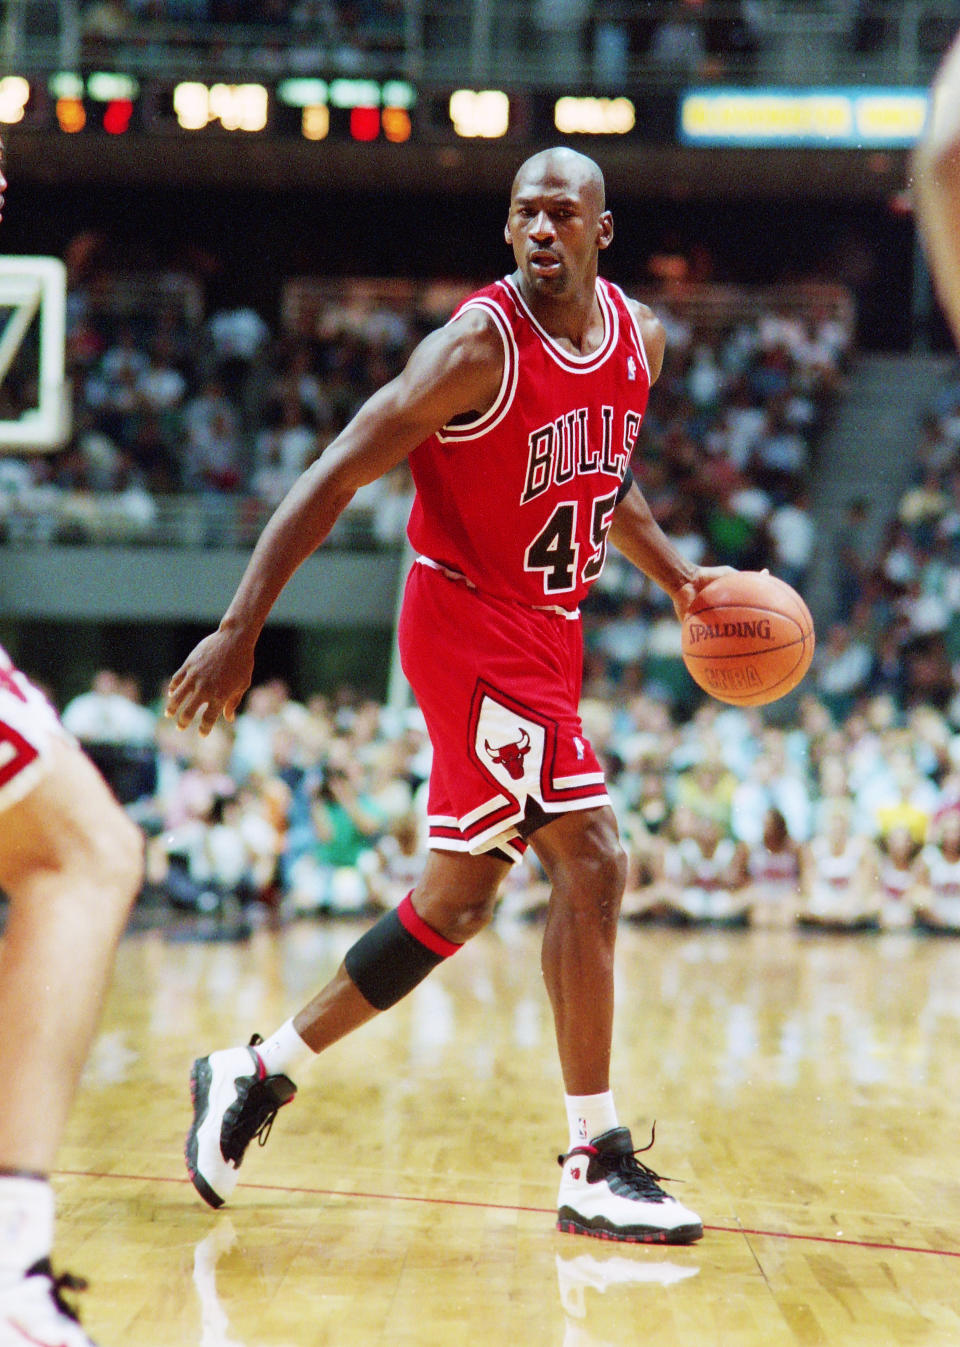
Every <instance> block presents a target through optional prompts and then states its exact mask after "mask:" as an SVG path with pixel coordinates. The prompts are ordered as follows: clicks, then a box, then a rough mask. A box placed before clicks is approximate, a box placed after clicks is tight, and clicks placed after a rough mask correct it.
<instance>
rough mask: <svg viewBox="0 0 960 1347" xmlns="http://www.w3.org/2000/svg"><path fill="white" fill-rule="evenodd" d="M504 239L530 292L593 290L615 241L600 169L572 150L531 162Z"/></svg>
mask: <svg viewBox="0 0 960 1347" xmlns="http://www.w3.org/2000/svg"><path fill="white" fill-rule="evenodd" d="M504 237H505V238H506V241H507V243H509V244H510V246H511V247H512V248H513V255H514V257H515V258H516V260H517V266H518V267H519V269H520V273H521V275H522V277H523V280H524V283H525V286H526V287H527V289H528V290H529V292H530V293H532V294H539V295H542V296H544V297H547V296H549V297H553V298H564V297H566V296H572V295H574V294H576V293H578V292H579V291H580V290H581V289H582V287H583V286H584V285H585V284H589V285H590V286H592V284H593V280H594V278H595V276H596V271H597V255H598V253H599V252H600V251H601V250H602V249H604V248H607V247H609V245H610V241H611V239H612V238H613V218H612V216H611V215H610V212H609V211H608V210H607V209H606V202H605V199H604V185H603V174H602V173H601V172H600V169H599V167H598V165H597V164H595V163H594V161H593V160H592V159H588V158H587V156H586V155H585V154H580V153H579V152H578V151H577V150H571V149H568V148H567V147H566V146H558V147H557V148H555V149H550V150H542V151H541V152H540V153H539V154H535V155H532V156H531V158H529V159H527V160H525V161H524V163H522V164H521V165H520V168H519V169H518V170H517V175H516V177H515V178H514V180H513V189H512V191H511V193H510V213H509V215H508V216H507V224H506V228H505V230H504Z"/></svg>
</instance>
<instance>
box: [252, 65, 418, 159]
mask: <svg viewBox="0 0 960 1347" xmlns="http://www.w3.org/2000/svg"><path fill="white" fill-rule="evenodd" d="M277 101H278V102H279V103H283V104H285V105H286V106H287V107H291V108H299V109H300V111H301V120H300V132H301V134H302V135H303V137H304V139H305V140H325V139H326V138H327V136H328V135H329V134H330V126H331V121H330V117H331V109H336V110H337V111H338V112H340V113H341V114H346V117H347V121H346V128H347V132H348V134H349V135H350V137H351V139H353V140H377V139H378V137H379V136H380V134H381V132H382V134H383V136H384V138H385V139H386V140H391V141H393V142H395V143H397V144H399V143H401V142H402V141H405V140H409V139H410V135H411V131H412V126H411V122H410V111H409V110H410V109H411V108H412V107H413V106H414V104H415V103H416V101H417V91H416V89H415V88H414V87H413V85H412V84H408V83H407V81H406V80H387V81H386V82H385V83H383V84H379V83H378V82H377V81H376V80H367V79H335V80H331V81H330V82H329V83H328V82H327V81H326V80H322V79H301V78H297V79H288V80H281V81H280V83H279V84H278V85H277ZM381 109H382V111H381Z"/></svg>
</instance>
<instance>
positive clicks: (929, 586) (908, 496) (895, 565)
mask: <svg viewBox="0 0 960 1347" xmlns="http://www.w3.org/2000/svg"><path fill="white" fill-rule="evenodd" d="M871 508H872V507H871V501H870V499H869V496H862V497H856V498H854V499H853V500H852V501H850V503H849V505H848V507H847V510H846V513H845V517H844V519H843V524H842V536H841V539H840V543H839V548H838V568H837V585H836V589H835V605H836V615H835V616H836V620H835V621H834V622H833V623H832V624H831V626H830V627H829V629H828V630H827V631H826V632H825V633H824V635H823V636H822V639H821V649H820V652H819V654H818V664H817V671H816V675H815V676H816V686H817V693H818V695H819V696H820V697H821V699H822V700H823V701H824V703H825V704H826V705H827V706H828V707H829V708H830V711H831V713H832V714H833V715H834V716H835V717H836V718H837V719H838V720H840V719H843V717H844V716H846V715H848V714H849V713H850V711H851V710H852V709H853V708H854V707H855V705H856V704H857V703H858V702H859V701H861V700H862V699H863V698H864V697H865V696H876V695H881V694H888V695H890V696H891V697H893V699H894V700H895V701H896V703H897V704H898V705H899V706H902V707H905V708H907V709H909V708H911V707H914V706H916V707H922V706H929V707H932V708H934V709H935V710H937V711H939V712H940V713H942V714H944V715H945V716H946V717H947V718H948V720H949V721H950V723H951V724H955V723H958V717H960V366H958V365H957V364H956V363H955V362H951V363H950V365H949V368H948V371H947V372H946V374H945V375H944V378H943V380H942V385H941V387H940V389H939V391H938V393H937V394H936V396H935V398H934V400H933V403H932V405H931V406H930V407H929V408H928V409H927V410H926V413H925V415H924V416H923V420H922V424H921V425H920V426H918V434H917V443H916V447H915V450H914V454H913V464H912V469H911V475H910V480H909V482H908V484H907V487H906V489H905V490H904V492H903V494H902V496H901V498H900V500H899V503H898V506H897V509H896V512H895V514H894V515H893V517H892V518H891V519H890V520H889V521H888V523H887V525H886V528H885V531H884V532H883V535H882V538H881V542H880V545H879V546H878V547H873V546H870V545H868V543H867V541H866V540H867V538H868V537H869V536H870V530H869V527H868V525H869V523H870V522H871V521H870V514H871Z"/></svg>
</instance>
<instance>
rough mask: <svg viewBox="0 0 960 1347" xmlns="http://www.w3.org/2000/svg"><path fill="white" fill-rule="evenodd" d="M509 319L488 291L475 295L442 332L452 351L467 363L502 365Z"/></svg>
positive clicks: (461, 307) (453, 316)
mask: <svg viewBox="0 0 960 1347" xmlns="http://www.w3.org/2000/svg"><path fill="white" fill-rule="evenodd" d="M505 327H506V318H505V315H504V314H503V311H502V309H501V308H500V306H499V305H498V304H497V303H496V301H495V298H494V297H493V296H491V295H490V294H489V293H488V292H487V291H480V292H479V293H478V294H477V295H472V296H471V297H470V298H469V299H468V300H466V301H465V302H464V303H463V304H461V306H460V307H459V308H458V309H457V310H456V312H455V313H454V314H453V315H452V316H451V317H450V318H449V319H448V321H447V322H446V324H445V325H444V326H443V327H442V328H441V329H440V333H441V334H442V339H443V340H444V341H445V342H446V344H447V345H448V346H449V348H450V349H451V351H453V352H455V353H456V354H457V356H458V357H459V358H460V359H461V360H463V361H467V362H474V361H476V362H478V363H483V362H485V361H489V360H494V361H497V362H499V363H502V361H503V346H504V330H505Z"/></svg>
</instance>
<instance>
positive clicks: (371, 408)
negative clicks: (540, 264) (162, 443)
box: [167, 310, 504, 734]
mask: <svg viewBox="0 0 960 1347" xmlns="http://www.w3.org/2000/svg"><path fill="white" fill-rule="evenodd" d="M503 360H504V356H503V344H502V341H501V339H500V336H499V333H498V331H497V329H496V327H495V325H494V323H493V321H492V319H490V318H489V317H487V316H486V315H485V314H483V313H481V312H477V311H475V310H471V311H469V312H467V313H465V314H464V315H463V316H462V317H460V318H457V319H455V320H454V321H453V322H451V323H448V324H447V325H446V326H445V327H443V328H440V329H439V330H438V331H437V332H434V333H431V334H430V336H428V337H426V338H425V339H424V340H423V341H422V342H421V343H420V344H419V345H418V346H417V348H416V349H415V350H414V352H413V354H412V355H411V357H410V359H409V361H408V362H407V365H406V367H405V368H404V369H403V371H402V372H401V373H400V374H399V375H397V377H396V378H395V379H392V380H391V381H390V382H389V383H388V384H385V385H384V386H383V387H382V388H381V389H379V390H378V391H377V392H376V393H374V394H373V396H372V397H371V398H370V399H369V400H368V401H367V402H366V403H364V405H363V406H362V407H361V408H360V410H359V411H358V412H357V414H356V415H355V416H354V418H353V419H352V421H351V422H350V423H349V425H347V426H346V427H344V429H343V430H342V431H341V432H340V434H339V435H338V436H337V437H336V439H334V440H333V441H332V442H331V443H330V445H328V447H327V448H326V449H325V450H324V452H323V454H322V455H321V456H320V458H319V459H317V461H316V462H315V463H313V464H312V465H311V466H310V467H309V468H307V470H306V471H305V472H304V473H303V474H302V475H301V476H300V477H299V478H298V480H297V481H296V482H295V483H294V485H293V486H292V487H291V488H290V491H289V492H288V493H287V495H286V496H285V497H284V499H283V500H282V501H281V502H280V504H279V505H278V506H277V509H276V510H275V512H274V514H273V515H272V516H271V518H270V520H269V521H268V523H267V525H266V527H265V528H264V530H263V533H262V534H261V535H260V538H259V540H258V542H257V545H256V547H255V548H254V550H253V553H252V555H251V557H250V560H249V562H248V564H247V567H246V569H245V571H244V573H243V576H242V578H241V580H240V584H239V585H238V587H237V591H236V593H235V594H234V596H233V599H232V601H231V603H230V606H229V607H228V609H227V611H226V613H225V614H224V616H223V619H222V621H221V622H220V625H219V627H218V628H217V630H216V631H215V632H213V633H212V634H211V635H210V636H207V637H205V638H204V640H203V641H201V642H200V644H199V645H198V646H196V647H195V648H194V650H193V651H192V652H191V653H190V654H189V655H188V656H187V659H186V660H185V661H184V663H183V664H182V665H181V667H180V668H179V669H178V670H177V672H176V673H175V674H174V675H173V678H172V679H171V680H170V689H169V694H168V698H167V715H168V716H171V717H174V718H175V719H176V721H177V724H178V725H179V726H180V727H181V729H182V728H184V727H185V726H187V725H189V724H190V722H191V721H192V720H193V719H194V717H195V716H196V715H197V713H198V712H199V711H200V709H201V707H203V708H205V709H204V711H203V715H202V717H201V720H200V730H201V733H204V734H207V733H209V732H210V730H211V729H212V728H213V726H214V724H215V723H216V720H217V718H218V716H219V715H220V714H221V712H222V713H223V714H225V715H226V716H227V717H228V718H231V719H232V717H233V715H234V713H235V712H236V708H237V706H238V705H239V703H240V699H241V698H242V696H243V694H244V693H245V692H246V690H247V688H248V687H249V686H250V680H251V678H252V676H253V651H254V647H255V645H256V642H257V638H258V637H259V635H260V632H261V630H262V628H263V624H264V622H265V621H266V619H267V616H268V614H269V612H270V610H271V608H272V607H273V605H274V603H275V602H276V600H277V597H278V596H279V594H280V591H281V590H282V589H283V587H284V585H285V584H286V583H287V581H288V580H289V579H290V576H291V575H293V573H294V571H295V570H296V569H297V567H298V566H300V564H301V563H302V562H303V561H305V560H306V558H307V557H308V556H310V555H311V553H313V552H314V551H315V550H316V548H317V547H318V546H319V545H320V543H322V542H323V540H324V539H325V538H326V537H327V535H328V534H329V532H330V530H331V529H332V528H333V525H334V524H335V523H336V521H337V519H338V518H339V517H340V515H341V513H342V512H343V510H344V509H345V508H346V506H347V505H348V504H349V502H350V501H351V499H352V498H353V495H354V493H355V492H356V491H357V490H358V488H359V487H361V486H364V485H365V484H366V483H367V482H372V481H374V480H375V479H376V478H378V477H380V476H382V475H383V474H384V473H385V472H387V471H388V470H389V469H390V468H392V467H394V466H395V465H396V464H397V463H399V462H401V461H402V460H403V459H404V458H406V456H407V455H408V454H409V453H410V452H411V451H412V450H413V449H415V448H416V446H417V445H418V444H420V443H422V441H423V440H425V439H427V438H428V437H429V436H430V435H432V434H434V432H435V431H437V430H440V429H441V428H442V427H443V426H445V425H446V424H447V423H448V422H449V421H451V420H452V419H453V418H454V417H456V416H460V415H463V414H464V413H468V412H473V413H475V414H476V413H482V412H484V411H486V410H487V409H488V408H489V407H490V406H492V404H493V402H494V399H495V398H496V396H497V392H498V390H499V387H500V382H501V380H502V377H503Z"/></svg>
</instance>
